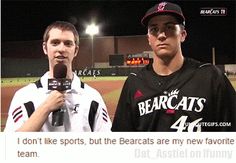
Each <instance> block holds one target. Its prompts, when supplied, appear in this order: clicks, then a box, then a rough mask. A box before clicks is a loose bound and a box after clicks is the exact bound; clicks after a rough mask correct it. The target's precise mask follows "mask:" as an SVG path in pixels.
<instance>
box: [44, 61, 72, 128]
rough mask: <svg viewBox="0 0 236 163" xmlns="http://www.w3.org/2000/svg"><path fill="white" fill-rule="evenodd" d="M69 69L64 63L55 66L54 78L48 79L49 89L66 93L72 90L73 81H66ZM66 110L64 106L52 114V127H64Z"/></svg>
mask: <svg viewBox="0 0 236 163" xmlns="http://www.w3.org/2000/svg"><path fill="white" fill-rule="evenodd" d="M66 74H67V67H66V65H64V64H62V63H58V64H56V65H55V66H54V69H53V77H54V79H48V89H49V90H58V91H65V90H68V89H71V79H66ZM64 112H65V108H64V106H62V107H61V108H58V109H57V110H56V111H53V113H52V126H62V125H63V122H64Z"/></svg>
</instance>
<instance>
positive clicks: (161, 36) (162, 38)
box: [157, 30, 166, 41]
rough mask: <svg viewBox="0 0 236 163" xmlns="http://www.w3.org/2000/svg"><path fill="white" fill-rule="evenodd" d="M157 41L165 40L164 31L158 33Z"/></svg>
mask: <svg viewBox="0 0 236 163" xmlns="http://www.w3.org/2000/svg"><path fill="white" fill-rule="evenodd" d="M157 39H158V40H161V41H163V40H165V39H166V33H165V31H164V30H161V31H159V32H158V34H157Z"/></svg>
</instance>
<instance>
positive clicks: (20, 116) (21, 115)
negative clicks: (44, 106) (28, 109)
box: [14, 114, 23, 123]
mask: <svg viewBox="0 0 236 163" xmlns="http://www.w3.org/2000/svg"><path fill="white" fill-rule="evenodd" d="M22 117H23V114H20V115H19V117H17V118H16V119H15V120H14V122H15V123H16V122H17V121H18V120H19V119H20V118H22Z"/></svg>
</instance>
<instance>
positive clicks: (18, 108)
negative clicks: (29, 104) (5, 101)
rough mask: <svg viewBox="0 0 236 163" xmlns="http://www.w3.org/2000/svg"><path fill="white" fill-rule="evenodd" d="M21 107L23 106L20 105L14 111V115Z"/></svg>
mask: <svg viewBox="0 0 236 163" xmlns="http://www.w3.org/2000/svg"><path fill="white" fill-rule="evenodd" d="M20 108H21V106H19V107H18V108H16V109H15V110H14V111H13V113H12V116H13V115H14V114H15V112H17V110H19V109H20Z"/></svg>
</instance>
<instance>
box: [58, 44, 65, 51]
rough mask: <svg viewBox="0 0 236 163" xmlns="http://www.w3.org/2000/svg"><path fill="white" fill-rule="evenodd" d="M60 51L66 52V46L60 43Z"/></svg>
mask: <svg viewBox="0 0 236 163" xmlns="http://www.w3.org/2000/svg"><path fill="white" fill-rule="evenodd" d="M58 49H59V51H65V49H66V46H65V45H64V44H63V43H60V44H59V46H58Z"/></svg>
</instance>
